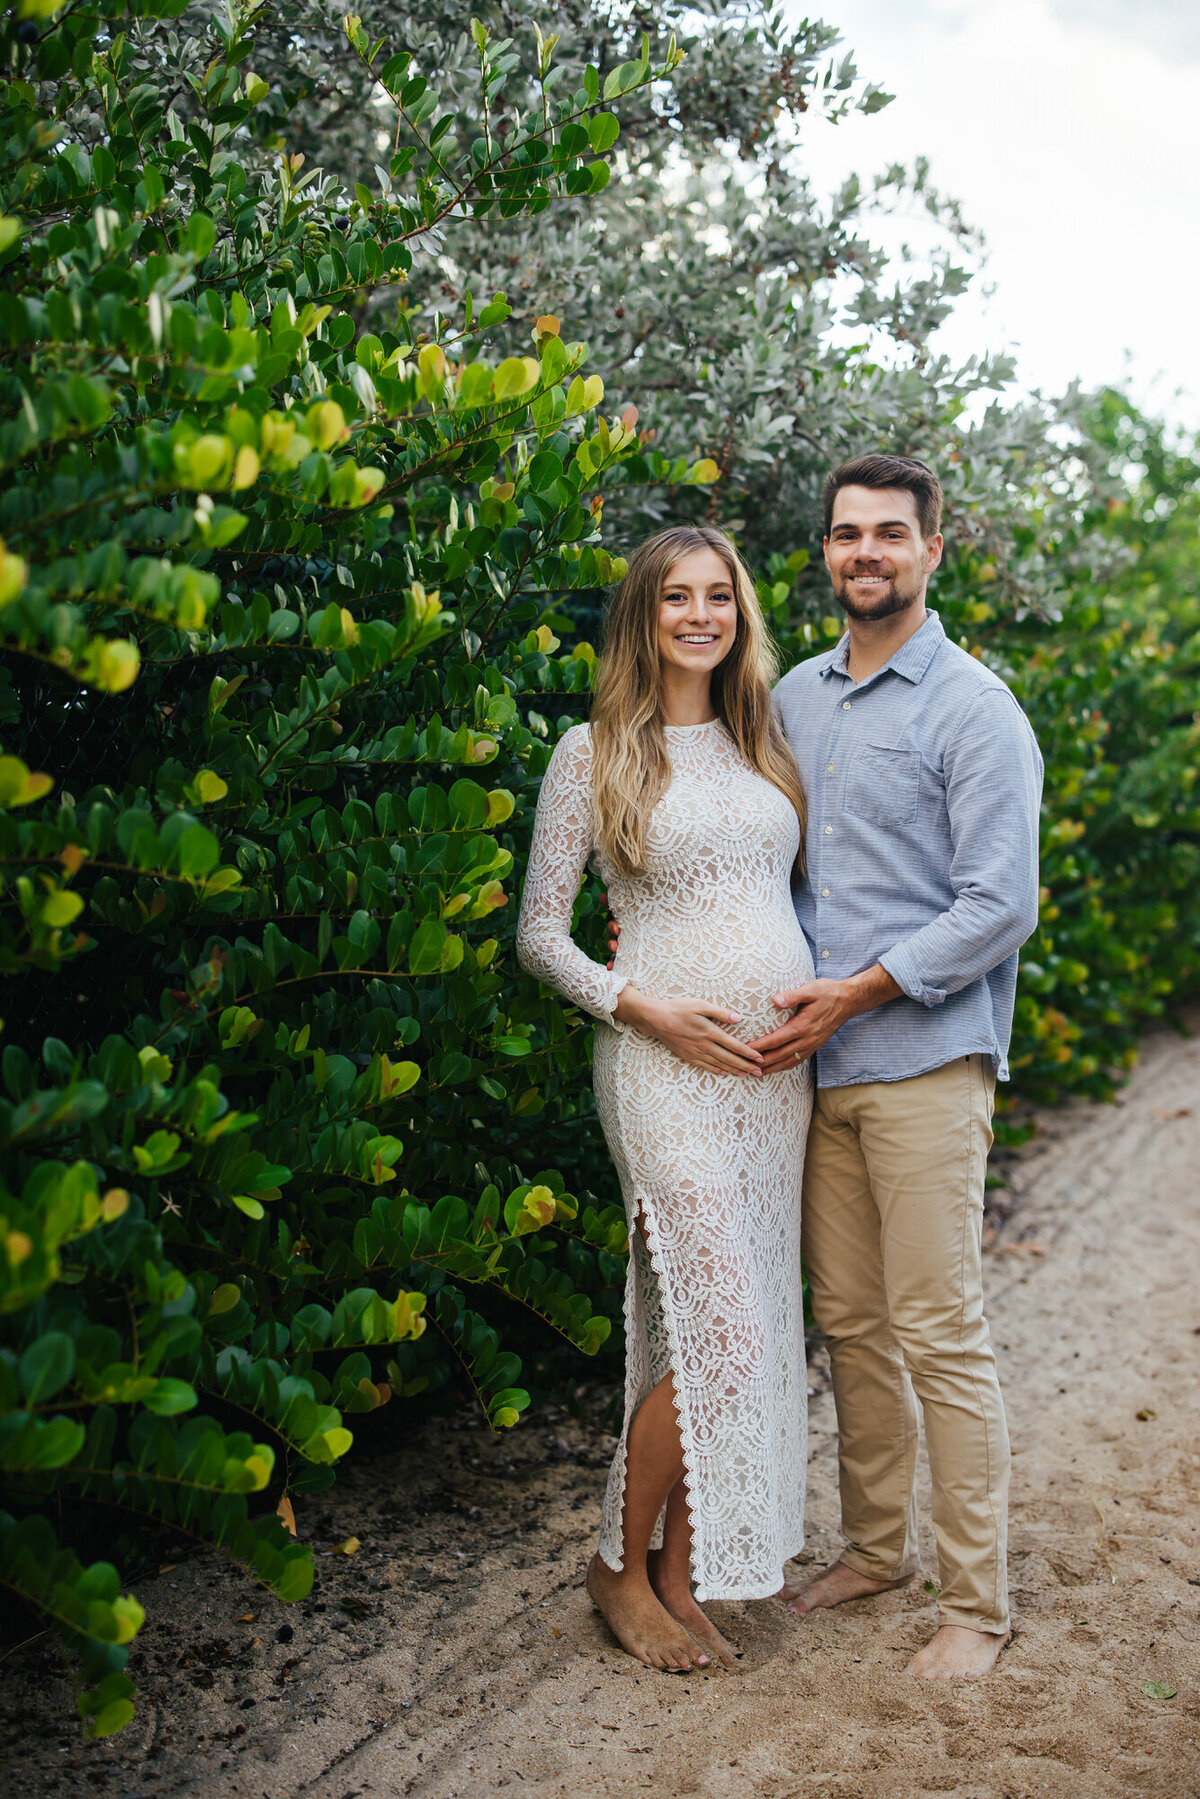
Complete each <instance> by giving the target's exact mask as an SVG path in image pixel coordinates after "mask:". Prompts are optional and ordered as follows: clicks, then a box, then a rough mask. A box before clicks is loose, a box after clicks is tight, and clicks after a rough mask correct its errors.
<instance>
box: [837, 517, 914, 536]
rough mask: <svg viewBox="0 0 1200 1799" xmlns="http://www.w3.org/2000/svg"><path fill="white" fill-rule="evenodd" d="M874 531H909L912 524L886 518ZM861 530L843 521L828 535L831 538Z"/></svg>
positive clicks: (902, 520)
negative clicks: (842, 532)
mask: <svg viewBox="0 0 1200 1799" xmlns="http://www.w3.org/2000/svg"><path fill="white" fill-rule="evenodd" d="M875 529H876V530H877V531H911V530H912V523H911V521H910V520H908V519H904V518H887V519H884V521H883V523H882V524H881V525H876V527H875ZM861 530H862V526H861V525H852V524H850V523H849V522H848V521H847V520H843V522H842V523H841V524H840V525H834V526H833V527H832V529H831V530H830V533H829V535H830V536H831V537H836V536H837V534H838V532H839V531H861Z"/></svg>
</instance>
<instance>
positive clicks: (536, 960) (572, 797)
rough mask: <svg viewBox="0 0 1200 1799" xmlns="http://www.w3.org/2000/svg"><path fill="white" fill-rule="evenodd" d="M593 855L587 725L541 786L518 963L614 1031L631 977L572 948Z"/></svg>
mask: <svg viewBox="0 0 1200 1799" xmlns="http://www.w3.org/2000/svg"><path fill="white" fill-rule="evenodd" d="M591 848H592V788H591V743H590V741H589V738H588V731H587V726H586V725H573V726H572V727H571V729H570V730H569V731H567V733H566V734H565V736H563V738H562V739H561V740H560V742H559V743H558V745H557V747H556V749H555V751H554V754H553V756H551V758H550V766H549V767H548V768H547V770H546V773H545V776H544V778H543V780H542V791H541V795H540V797H539V799H538V805H537V815H536V817H535V819H534V825H533V842H532V845H531V847H530V851H529V866H528V869H527V870H526V873H525V888H524V891H523V892H522V894H521V915H520V918H519V919H518V921H517V960H518V961H519V962H520V964H521V967H522V968H523V969H524V970H525V971H526V973H527V974H532V975H536V976H537V978H538V980H539V981H544V982H545V984H546V986H547V987H553V988H554V990H555V992H556V993H561V994H562V995H563V997H564V999H569V1000H570V1001H572V1003H573V1004H574V1005H577V1006H582V1008H583V1010H584V1011H585V1012H590V1013H591V1014H592V1016H593V1017H595V1018H603V1019H604V1020H605V1021H606V1022H607V1023H610V1024H613V1023H616V1020H615V1019H614V1018H613V1016H612V1013H613V1008H614V1007H615V1006H616V1003H617V999H618V997H619V995H620V993H621V989H622V988H623V987H625V986H627V985H628V982H629V977H628V975H616V974H613V973H611V972H610V970H609V969H607V968H605V966H604V964H603V963H602V962H593V961H592V960H591V958H590V956H585V955H584V953H583V951H582V950H581V949H580V948H579V947H578V946H577V945H576V944H575V943H573V942H572V941H571V913H572V910H573V908H574V905H575V896H576V894H577V893H578V892H579V883H580V881H581V880H582V879H583V873H584V870H585V868H586V867H587V860H588V856H589V854H590V853H591ZM618 1028H620V1027H619V1026H618Z"/></svg>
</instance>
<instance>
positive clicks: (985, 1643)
mask: <svg viewBox="0 0 1200 1799" xmlns="http://www.w3.org/2000/svg"><path fill="white" fill-rule="evenodd" d="M1011 1640H1012V1631H1011V1630H1005V1631H999V1632H995V1633H993V1632H991V1631H986V1630H968V1629H967V1627H966V1625H965V1624H943V1625H942V1627H941V1629H940V1630H939V1631H938V1632H937V1634H936V1635H935V1636H933V1637H932V1638H931V1639H930V1641H929V1642H928V1643H926V1645H925V1647H924V1649H918V1650H917V1653H916V1654H915V1655H914V1656H913V1658H912V1660H911V1662H909V1664H908V1667H907V1668H906V1670H905V1672H906V1673H907V1674H919V1675H921V1676H922V1678H923V1679H925V1680H981V1679H982V1678H983V1676H984V1675H985V1674H990V1673H991V1671H992V1669H993V1668H994V1667H995V1665H996V1662H997V1661H998V1659H999V1656H1000V1651H1001V1650H1002V1649H1003V1647H1004V1645H1005V1644H1006V1643H1008V1642H1011Z"/></svg>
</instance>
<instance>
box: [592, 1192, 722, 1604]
mask: <svg viewBox="0 0 1200 1799" xmlns="http://www.w3.org/2000/svg"><path fill="white" fill-rule="evenodd" d="M630 1197H631V1200H632V1206H631V1210H632V1211H633V1217H632V1219H631V1221H630V1232H629V1267H628V1271H627V1273H626V1276H625V1417H624V1422H623V1424H622V1427H621V1436H620V1440H619V1442H618V1445H617V1449H616V1453H615V1455H614V1457H613V1463H612V1468H611V1470H610V1473H609V1481H608V1493H607V1497H606V1500H605V1508H604V1509H605V1528H604V1531H603V1533H602V1535H601V1539H600V1559H601V1561H603V1562H604V1563H605V1564H606V1565H607V1566H608V1567H610V1568H611V1569H612V1570H613V1572H614V1574H620V1573H621V1571H622V1569H623V1568H624V1565H625V1489H626V1484H627V1479H628V1461H629V1433H630V1431H631V1430H632V1428H633V1421H634V1419H635V1418H636V1417H637V1414H638V1412H639V1411H640V1410H641V1408H642V1406H643V1405H644V1404H645V1402H646V1400H647V1399H649V1397H650V1395H651V1393H653V1391H654V1389H655V1387H657V1386H658V1384H659V1382H660V1381H662V1380H665V1379H666V1377H667V1376H668V1375H670V1376H671V1378H672V1380H673V1381H674V1383H675V1417H676V1421H677V1424H678V1429H679V1447H680V1452H681V1454H682V1457H683V1475H682V1479H683V1490H684V1494H685V1496H686V1498H687V1503H688V1516H689V1518H690V1520H691V1526H692V1541H691V1550H690V1555H689V1568H690V1572H691V1577H692V1580H693V1582H695V1583H696V1586H697V1597H703V1596H704V1595H703V1593H702V1592H701V1590H700V1589H701V1588H702V1587H703V1584H704V1583H703V1580H702V1577H701V1573H700V1570H701V1568H702V1567H703V1560H702V1551H701V1544H702V1542H703V1536H704V1532H703V1526H702V1521H701V1520H700V1519H699V1518H698V1517H697V1512H696V1507H695V1506H694V1505H693V1504H692V1494H693V1491H694V1485H695V1481H696V1475H697V1469H696V1453H695V1444H694V1432H693V1428H692V1420H691V1415H690V1407H689V1405H688V1389H687V1382H686V1381H685V1380H684V1378H683V1356H682V1352H681V1348H680V1343H679V1327H678V1323H677V1320H676V1319H675V1317H674V1312H673V1308H672V1306H671V1303H670V1297H669V1296H670V1286H669V1283H668V1281H667V1279H666V1274H665V1270H664V1269H663V1266H662V1251H661V1245H659V1243H658V1223H657V1220H656V1219H655V1217H654V1212H653V1207H652V1206H649V1205H647V1204H646V1199H647V1195H646V1194H645V1193H643V1192H638V1191H637V1190H636V1189H635V1190H634V1191H633V1193H632V1194H631V1196H630ZM639 1218H641V1220H642V1221H643V1223H644V1224H645V1227H646V1237H645V1240H644V1241H643V1239H642V1238H641V1237H640V1235H639V1233H638V1231H637V1220H638V1219H639ZM647 1270H648V1271H649V1276H650V1280H651V1281H652V1282H653V1286H654V1296H655V1302H656V1307H657V1313H658V1318H659V1319H660V1320H661V1326H662V1332H663V1336H664V1337H665V1339H666V1362H665V1365H663V1364H662V1361H661V1358H660V1360H659V1361H658V1363H656V1361H655V1358H654V1355H653V1352H652V1348H651V1345H650V1343H649V1342H648V1341H646V1340H644V1339H641V1338H640V1333H639V1340H637V1349H638V1350H641V1351H643V1353H644V1361H643V1359H642V1355H636V1356H635V1353H634V1344H635V1336H634V1331H635V1329H636V1322H637V1315H638V1313H639V1312H640V1315H641V1318H642V1319H643V1320H646V1321H647V1322H648V1321H649V1313H650V1310H651V1308H650V1306H649V1304H648V1303H647V1300H648V1298H649V1296H648V1295H647V1294H646V1293H645V1292H644V1291H642V1292H641V1294H640V1298H641V1305H640V1307H639V1306H638V1305H637V1304H636V1299H637V1296H638V1289H639V1288H640V1287H641V1286H642V1285H643V1275H644V1273H645V1272H646V1271H647ZM650 1334H651V1333H650V1332H647V1333H646V1335H647V1338H648V1337H649V1336H650ZM639 1376H640V1378H639ZM639 1389H640V1390H639ZM666 1509H667V1508H666V1505H665V1503H664V1505H663V1509H662V1511H661V1512H660V1513H659V1515H658V1520H657V1522H656V1524H655V1526H654V1531H653V1534H652V1536H651V1539H650V1547H651V1549H661V1547H662V1540H663V1520H664V1517H665V1515H666ZM614 1540H615V1546H616V1552H615V1559H614Z"/></svg>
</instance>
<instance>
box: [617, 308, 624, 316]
mask: <svg viewBox="0 0 1200 1799" xmlns="http://www.w3.org/2000/svg"><path fill="white" fill-rule="evenodd" d="M617 317H618V318H619V319H623V318H624V317H625V308H624V307H623V306H618V307H617Z"/></svg>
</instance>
